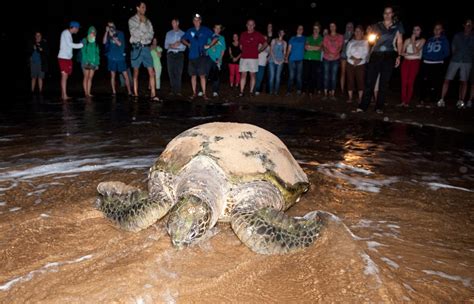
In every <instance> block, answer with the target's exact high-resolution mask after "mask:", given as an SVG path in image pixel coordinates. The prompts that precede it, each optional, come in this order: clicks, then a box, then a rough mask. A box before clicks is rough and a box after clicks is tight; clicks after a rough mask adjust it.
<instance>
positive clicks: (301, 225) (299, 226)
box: [231, 206, 322, 254]
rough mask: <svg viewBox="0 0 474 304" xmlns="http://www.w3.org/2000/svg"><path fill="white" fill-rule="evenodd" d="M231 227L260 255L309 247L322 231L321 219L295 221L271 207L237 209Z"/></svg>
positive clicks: (305, 218)
mask: <svg viewBox="0 0 474 304" xmlns="http://www.w3.org/2000/svg"><path fill="white" fill-rule="evenodd" d="M231 225H232V229H233V230H234V232H235V233H236V234H237V236H238V237H239V239H240V240H241V241H242V242H243V243H244V244H245V245H247V246H248V247H249V248H250V249H252V250H253V251H255V252H257V253H261V254H284V253H288V252H290V251H295V250H298V249H303V248H305V247H309V246H310V245H311V244H312V243H313V242H314V241H315V240H316V238H317V237H318V236H319V232H320V230H321V228H322V222H321V220H319V219H315V218H311V217H303V218H298V219H296V218H292V217H289V216H287V215H286V214H284V213H283V212H281V211H278V210H275V209H274V208H271V207H264V208H260V209H252V208H249V207H248V206H247V207H243V208H239V207H238V206H237V207H236V208H235V209H234V211H233V214H232V220H231Z"/></svg>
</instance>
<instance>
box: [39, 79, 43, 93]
mask: <svg viewBox="0 0 474 304" xmlns="http://www.w3.org/2000/svg"><path fill="white" fill-rule="evenodd" d="M38 90H39V92H40V93H43V78H38Z"/></svg>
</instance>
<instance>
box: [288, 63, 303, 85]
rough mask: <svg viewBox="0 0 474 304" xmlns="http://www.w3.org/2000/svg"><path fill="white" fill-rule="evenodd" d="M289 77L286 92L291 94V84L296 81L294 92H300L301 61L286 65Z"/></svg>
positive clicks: (301, 80) (301, 81)
mask: <svg viewBox="0 0 474 304" xmlns="http://www.w3.org/2000/svg"><path fill="white" fill-rule="evenodd" d="M288 69H289V74H290V77H289V79H288V92H291V89H292V86H293V83H294V82H295V79H296V90H297V91H299V92H301V90H302V89H303V60H298V61H290V62H289V63H288Z"/></svg>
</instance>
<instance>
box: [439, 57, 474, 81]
mask: <svg viewBox="0 0 474 304" xmlns="http://www.w3.org/2000/svg"><path fill="white" fill-rule="evenodd" d="M471 66H472V64H471V63H464V62H452V61H451V62H450V63H449V66H448V71H447V72H446V77H445V79H446V80H453V79H454V77H456V74H457V72H458V70H459V80H460V81H468V80H469V73H470V72H471Z"/></svg>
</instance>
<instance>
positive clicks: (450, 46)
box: [30, 1, 474, 113]
mask: <svg viewBox="0 0 474 304" xmlns="http://www.w3.org/2000/svg"><path fill="white" fill-rule="evenodd" d="M171 26H172V29H171V30H170V31H169V32H167V33H166V37H165V41H164V45H163V48H162V47H160V45H159V42H158V40H157V38H156V37H155V32H154V28H153V24H152V22H151V21H150V19H149V18H147V16H146V4H145V3H144V2H143V1H140V2H138V3H137V5H136V14H135V15H134V16H132V17H131V18H130V19H129V21H128V30H129V34H130V40H129V44H130V46H131V47H130V49H131V50H130V54H129V56H130V58H129V60H128V56H127V54H126V50H127V44H128V43H127V41H126V39H125V34H124V32H123V31H120V30H119V29H117V27H116V25H115V23H114V22H113V21H109V22H108V23H107V26H106V29H105V33H104V36H103V39H102V40H101V41H100V42H101V43H99V42H98V41H97V40H96V37H97V30H96V28H95V27H93V26H91V27H89V28H88V31H87V36H86V37H85V38H84V39H82V40H81V42H80V43H74V42H73V38H72V35H74V34H77V33H78V31H79V28H80V25H79V23H78V22H75V21H72V22H70V24H69V28H67V29H65V30H64V31H63V32H62V34H61V38H60V50H59V54H58V56H57V57H58V63H59V69H60V73H61V98H62V99H63V100H67V99H69V98H70V97H69V95H68V94H67V81H68V77H69V76H70V75H71V74H72V72H73V61H72V58H73V49H80V51H79V52H78V56H77V57H78V58H77V60H78V61H79V62H80V63H81V67H82V70H83V89H84V95H85V96H86V97H88V98H90V97H92V94H91V91H92V87H93V79H94V73H95V72H96V71H97V69H99V66H100V63H101V62H100V59H101V52H100V50H101V49H103V50H104V53H105V57H106V58H107V69H108V71H109V72H110V85H111V90H112V94H113V95H116V94H117V84H116V83H117V81H116V77H117V76H120V77H121V79H122V82H123V84H124V87H126V90H127V93H128V95H129V96H130V97H132V98H136V97H138V96H139V81H138V79H139V72H140V68H141V66H143V67H144V68H145V69H146V70H147V72H148V80H149V82H148V89H149V91H150V100H151V101H161V99H160V97H159V96H158V94H157V92H158V91H159V90H160V89H161V81H160V80H161V72H162V65H161V57H162V55H163V53H166V63H167V71H168V77H169V85H170V94H171V95H178V96H181V95H182V75H183V70H184V65H185V54H187V56H188V66H187V72H188V74H189V76H190V79H191V86H192V95H191V97H190V99H191V100H194V99H195V98H197V97H202V98H203V99H204V100H208V99H209V97H208V96H210V95H211V94H208V89H210V90H212V97H218V96H219V93H220V84H221V82H222V81H223V80H224V79H228V83H229V85H230V88H231V89H232V90H235V91H236V92H235V94H236V95H237V96H238V97H243V96H245V94H246V91H247V92H248V94H250V95H251V96H254V95H260V94H263V93H266V94H271V95H278V94H280V93H281V92H280V90H281V80H282V72H283V71H284V69H285V67H287V71H288V83H287V92H286V94H287V95H290V94H293V92H295V93H296V94H297V95H302V94H307V95H308V96H309V97H310V98H313V97H314V96H315V95H316V94H320V95H321V98H322V99H323V100H336V90H337V89H339V90H340V92H341V93H342V96H344V98H347V99H346V100H347V102H348V103H353V102H356V103H357V110H356V111H357V112H365V111H367V110H368V108H369V106H370V103H371V102H372V101H375V110H376V112H377V113H383V109H384V104H385V98H386V94H387V90H388V86H389V82H390V79H391V77H392V74H393V71H394V69H395V68H398V67H399V66H400V73H401V94H400V104H399V106H401V107H408V106H409V105H410V102H411V101H412V99H413V98H414V97H413V94H414V89H415V84H416V83H419V84H420V88H419V91H420V96H419V97H420V103H421V104H423V103H427V102H429V101H431V102H436V104H437V106H439V107H445V106H446V102H445V98H446V96H447V92H448V89H449V85H450V82H451V81H452V80H454V79H455V78H456V76H457V75H458V74H459V82H460V88H459V96H458V101H457V103H456V106H457V107H458V108H464V107H471V105H472V100H473V97H474V72H473V68H472V62H473V58H474V33H473V30H472V20H466V21H465V22H464V24H463V26H464V31H462V32H460V33H457V34H456V35H455V36H454V38H453V40H452V42H451V43H450V42H449V40H448V39H447V37H446V36H445V35H444V29H443V25H442V24H441V23H437V24H435V25H434V29H433V34H432V35H431V37H430V38H429V39H425V38H423V37H424V35H423V31H422V28H421V27H420V26H418V25H416V26H414V27H413V29H412V32H411V34H408V33H406V32H405V29H404V27H403V25H402V23H401V22H400V21H398V20H397V18H396V17H395V15H394V11H393V9H392V8H391V7H386V8H385V9H384V12H383V20H382V21H381V22H378V23H376V24H374V25H371V26H369V27H367V28H364V27H363V26H361V25H357V26H354V24H353V23H347V24H346V27H345V32H344V34H340V33H338V28H337V25H336V23H330V24H329V26H328V29H327V30H325V29H323V28H322V26H321V24H320V23H318V22H316V23H314V25H313V27H312V33H311V34H310V35H309V36H305V35H304V33H305V28H304V27H303V25H299V26H297V28H296V30H295V33H294V34H291V35H289V33H287V32H286V31H285V30H283V29H278V30H274V28H273V25H272V24H268V25H267V28H266V33H265V34H262V33H260V32H258V31H257V30H256V23H255V21H254V20H252V19H250V20H248V21H247V23H246V28H247V30H246V31H244V32H243V33H241V34H239V33H232V35H231V36H229V37H228V38H231V41H229V42H228V43H226V39H225V38H224V36H223V34H222V32H223V30H224V27H223V25H222V24H215V25H214V26H213V28H212V30H211V29H210V28H208V27H206V26H204V25H202V17H201V16H200V15H199V14H195V15H194V16H193V27H191V28H190V29H188V30H187V31H182V30H181V29H180V22H179V20H178V19H173V20H172V21H171ZM404 36H405V37H407V38H406V39H404ZM287 37H289V39H287ZM100 44H102V45H100ZM47 52H48V47H47V44H46V42H45V40H44V39H43V38H42V35H41V33H36V34H35V37H34V42H33V47H32V50H31V58H30V61H31V77H32V82H31V86H32V87H31V89H32V91H34V90H35V88H36V87H37V88H38V90H39V91H40V92H41V91H42V90H43V79H44V76H45V72H47V69H48V64H47V62H48V61H47V56H46V54H47ZM448 59H450V61H449V62H448ZM128 63H130V64H128ZM130 67H131V70H130ZM224 71H226V72H228V76H224ZM338 76H339V77H338ZM417 80H418V81H417ZM208 82H210V83H209V87H208ZM338 85H339V87H338ZM469 87H470V97H469V98H467V93H468V89H469Z"/></svg>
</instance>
